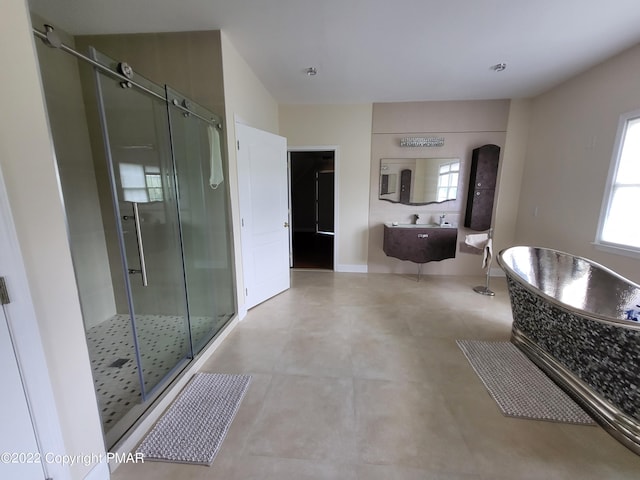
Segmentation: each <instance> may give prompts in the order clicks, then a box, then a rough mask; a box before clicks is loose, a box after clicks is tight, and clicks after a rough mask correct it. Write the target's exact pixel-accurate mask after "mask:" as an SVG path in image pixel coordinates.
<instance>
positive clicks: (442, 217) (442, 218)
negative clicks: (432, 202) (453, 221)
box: [440, 213, 447, 226]
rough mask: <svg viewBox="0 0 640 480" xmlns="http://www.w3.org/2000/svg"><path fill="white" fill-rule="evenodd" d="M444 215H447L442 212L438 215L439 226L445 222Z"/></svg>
mask: <svg viewBox="0 0 640 480" xmlns="http://www.w3.org/2000/svg"><path fill="white" fill-rule="evenodd" d="M446 216H447V215H446V214H444V213H443V214H442V215H440V226H442V225H444V223H445V222H444V217H446Z"/></svg>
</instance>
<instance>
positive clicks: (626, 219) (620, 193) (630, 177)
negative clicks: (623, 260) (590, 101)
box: [598, 111, 640, 252]
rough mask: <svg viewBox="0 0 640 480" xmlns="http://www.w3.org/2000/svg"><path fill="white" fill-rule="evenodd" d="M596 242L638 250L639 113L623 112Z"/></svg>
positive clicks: (639, 233)
mask: <svg viewBox="0 0 640 480" xmlns="http://www.w3.org/2000/svg"><path fill="white" fill-rule="evenodd" d="M621 120H622V121H621V127H620V128H619V130H618V138H617V139H616V152H619V154H618V155H617V156H614V158H613V160H612V161H613V162H615V166H613V167H612V168H614V170H613V174H612V175H611V176H610V178H611V181H610V185H609V188H610V190H609V191H608V198H607V197H605V200H607V202H606V204H605V206H604V208H603V214H604V215H603V218H602V219H601V221H600V225H601V229H600V235H599V240H600V241H599V242H598V243H601V244H604V245H612V246H617V247H621V248H626V249H631V250H636V251H638V252H640V222H639V221H638V218H637V212H638V206H640V112H638V111H636V112H632V113H630V114H627V115H623V116H622V119H621Z"/></svg>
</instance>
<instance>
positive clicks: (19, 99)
mask: <svg viewBox="0 0 640 480" xmlns="http://www.w3.org/2000/svg"><path fill="white" fill-rule="evenodd" d="M0 32H2V34H1V35H2V37H1V41H0V62H1V63H2V64H3V65H10V68H7V69H5V71H4V72H3V74H2V86H3V91H4V94H5V95H4V100H3V106H2V109H0V166H1V168H2V172H3V174H4V176H5V182H6V187H7V193H8V195H9V201H10V205H11V211H12V214H13V217H14V219H15V226H16V230H17V234H18V238H19V241H20V246H21V248H22V252H23V256H24V260H25V266H26V270H27V277H28V281H29V287H30V289H31V295H32V297H33V303H34V309H35V312H36V316H37V319H38V324H39V327H40V331H41V337H42V343H43V348H44V351H45V357H46V359H47V364H48V366H49V374H50V377H51V383H52V386H53V391H54V396H55V401H56V406H57V409H58V412H59V416H60V424H61V428H62V435H63V439H64V443H65V449H66V452H67V453H69V454H80V453H100V452H104V445H103V441H102V433H101V429H100V421H99V417H98V409H97V403H96V399H95V393H94V389H93V380H92V378H91V371H90V368H89V356H88V353H87V347H86V342H85V338H84V328H83V325H82V314H81V311H80V302H79V300H78V291H77V289H76V283H75V277H74V272H73V266H72V263H71V253H70V251H69V246H68V239H67V232H66V229H65V221H64V211H63V207H62V202H61V199H60V193H59V190H58V184H57V179H56V171H55V161H54V152H53V148H52V143H51V137H50V133H49V127H48V125H47V119H46V114H45V107H44V99H43V96H42V90H41V85H40V80H39V75H38V71H37V59H36V55H35V48H34V40H33V36H32V33H31V25H30V21H29V15H28V10H27V7H26V4H25V1H24V0H7V1H4V2H3V5H2V15H0ZM91 467H92V466H85V465H75V466H74V467H72V469H71V472H72V476H73V478H77V479H80V478H84V476H85V475H86V474H87V473H88V472H89V470H90V468H91Z"/></svg>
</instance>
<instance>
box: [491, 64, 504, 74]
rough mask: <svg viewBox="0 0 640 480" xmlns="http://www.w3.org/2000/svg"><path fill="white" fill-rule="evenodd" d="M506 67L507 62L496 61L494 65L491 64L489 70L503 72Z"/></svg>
mask: <svg viewBox="0 0 640 480" xmlns="http://www.w3.org/2000/svg"><path fill="white" fill-rule="evenodd" d="M506 69H507V64H506V63H504V62H503V63H496V64H495V65H491V70H494V71H496V72H503V71H505V70H506Z"/></svg>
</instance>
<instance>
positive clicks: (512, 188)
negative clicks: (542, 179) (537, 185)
mask: <svg viewBox="0 0 640 480" xmlns="http://www.w3.org/2000/svg"><path fill="white" fill-rule="evenodd" d="M530 120H531V101H530V100H527V99H521V100H511V103H510V104H509V120H508V123H507V138H506V139H505V145H504V152H503V155H502V159H503V161H502V162H501V163H500V166H499V169H500V179H499V180H500V181H499V185H498V190H497V192H496V200H495V201H496V207H495V217H494V222H493V223H494V232H493V238H494V240H493V242H494V243H493V249H494V253H495V254H497V253H498V252H499V251H500V250H502V249H504V248H507V247H510V246H512V245H514V243H515V238H516V222H517V221H518V204H519V203H520V190H521V186H522V175H523V171H524V162H525V158H526V150H527V143H528V139H529V127H530ZM496 269H497V271H499V270H500V267H499V266H498V265H497V264H495V263H494V264H493V267H492V270H494V272H493V273H495V272H496Z"/></svg>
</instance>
